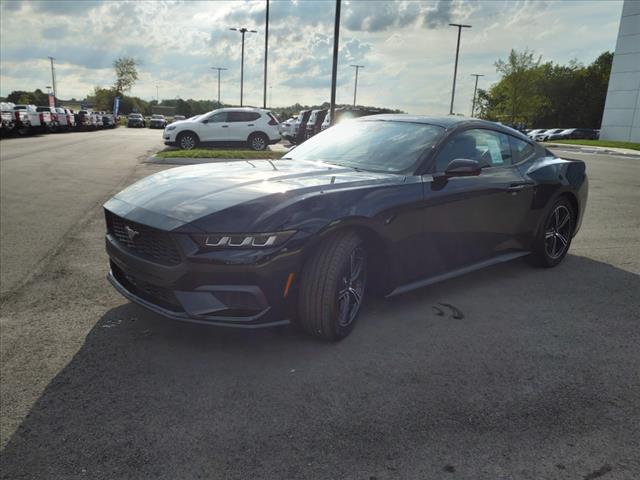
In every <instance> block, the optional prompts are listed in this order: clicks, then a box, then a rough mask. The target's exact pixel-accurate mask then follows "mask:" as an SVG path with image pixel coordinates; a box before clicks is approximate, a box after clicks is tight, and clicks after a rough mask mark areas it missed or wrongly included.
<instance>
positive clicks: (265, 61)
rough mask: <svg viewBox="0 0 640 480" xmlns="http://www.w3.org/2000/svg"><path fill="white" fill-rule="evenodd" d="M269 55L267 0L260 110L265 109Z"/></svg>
mask: <svg viewBox="0 0 640 480" xmlns="http://www.w3.org/2000/svg"><path fill="white" fill-rule="evenodd" d="M268 54H269V0H267V13H266V16H265V30H264V94H263V98H262V108H267V56H268Z"/></svg>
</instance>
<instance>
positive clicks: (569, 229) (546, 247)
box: [530, 198, 575, 268]
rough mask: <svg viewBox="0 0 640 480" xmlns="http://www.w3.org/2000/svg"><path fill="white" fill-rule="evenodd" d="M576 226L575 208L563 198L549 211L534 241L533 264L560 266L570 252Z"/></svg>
mask: <svg viewBox="0 0 640 480" xmlns="http://www.w3.org/2000/svg"><path fill="white" fill-rule="evenodd" d="M574 225H575V213H574V211H573V207H572V206H571V204H570V203H569V201H568V200H567V199H566V198H561V199H560V200H558V201H557V202H556V203H555V204H554V206H553V208H551V210H550V211H549V214H548V215H547V218H546V219H545V221H544V226H543V228H542V229H541V231H540V233H538V236H537V238H536V239H535V240H534V246H533V253H532V254H531V255H530V261H531V263H533V264H534V265H536V266H539V267H546V268H551V267H555V266H556V265H558V264H559V263H560V262H561V261H562V259H563V258H564V257H565V256H566V255H567V252H568V251H569V246H570V245H571V237H572V236H573V227H574Z"/></svg>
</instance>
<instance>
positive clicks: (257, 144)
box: [248, 133, 269, 150]
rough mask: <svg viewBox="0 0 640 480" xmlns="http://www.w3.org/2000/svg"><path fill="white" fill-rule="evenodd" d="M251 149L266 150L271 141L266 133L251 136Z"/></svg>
mask: <svg viewBox="0 0 640 480" xmlns="http://www.w3.org/2000/svg"><path fill="white" fill-rule="evenodd" d="M248 143H249V148H251V150H266V148H267V146H268V145H269V139H268V138H267V136H266V135H265V134H264V133H252V134H251V135H250V136H249V142H248Z"/></svg>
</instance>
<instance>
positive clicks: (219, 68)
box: [211, 67, 242, 108]
mask: <svg viewBox="0 0 640 480" xmlns="http://www.w3.org/2000/svg"><path fill="white" fill-rule="evenodd" d="M211 70H217V71H218V108H220V107H221V103H220V72H221V71H222V70H227V69H226V68H225V67H211ZM240 105H242V103H240Z"/></svg>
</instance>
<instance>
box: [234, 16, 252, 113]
mask: <svg viewBox="0 0 640 480" xmlns="http://www.w3.org/2000/svg"><path fill="white" fill-rule="evenodd" d="M229 30H235V31H236V32H240V33H241V34H242V56H241V57H240V106H242V96H243V95H242V94H243V90H242V89H243V88H244V34H245V33H247V32H249V33H257V32H256V31H255V30H249V29H247V28H245V27H242V28H230V29H229Z"/></svg>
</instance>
